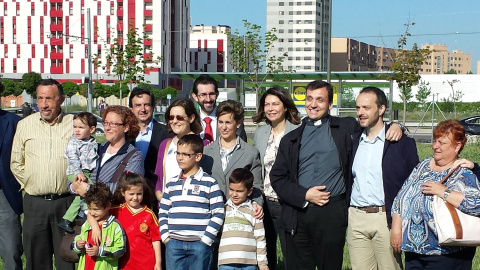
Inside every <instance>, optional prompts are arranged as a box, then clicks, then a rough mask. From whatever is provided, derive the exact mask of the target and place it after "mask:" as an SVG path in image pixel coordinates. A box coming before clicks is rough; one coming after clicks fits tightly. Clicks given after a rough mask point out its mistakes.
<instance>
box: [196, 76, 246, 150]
mask: <svg viewBox="0 0 480 270" xmlns="http://www.w3.org/2000/svg"><path fill="white" fill-rule="evenodd" d="M218 94H219V91H218V84H217V81H216V80H215V79H214V78H212V77H211V76H209V75H200V76H199V77H198V78H197V79H196V80H195V82H194V83H193V93H192V97H193V99H195V101H196V102H197V103H198V105H199V106H200V112H199V113H200V118H201V120H202V121H201V123H202V127H203V131H202V133H200V137H202V139H206V140H209V141H210V142H213V141H215V140H216V139H217V138H218V137H219V133H218V130H217V117H216V116H215V111H216V109H217V97H218ZM237 136H239V137H240V138H241V139H242V140H244V141H247V133H246V132H245V126H244V124H243V123H242V125H241V126H240V128H238V129H237Z"/></svg>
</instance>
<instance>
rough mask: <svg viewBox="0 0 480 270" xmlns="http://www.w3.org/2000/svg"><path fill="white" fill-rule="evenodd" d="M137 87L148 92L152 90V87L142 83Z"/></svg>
mask: <svg viewBox="0 0 480 270" xmlns="http://www.w3.org/2000/svg"><path fill="white" fill-rule="evenodd" d="M138 87H140V88H143V89H146V90H149V91H150V92H151V91H152V90H153V87H152V86H151V85H150V84H148V83H144V82H141V83H139V84H138Z"/></svg>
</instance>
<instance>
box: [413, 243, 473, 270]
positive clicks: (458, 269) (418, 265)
mask: <svg viewBox="0 0 480 270" xmlns="http://www.w3.org/2000/svg"><path fill="white" fill-rule="evenodd" d="M476 250H477V248H476V247H467V248H465V249H462V250H460V251H457V252H454V253H450V254H444V255H422V254H417V253H413V252H405V269H406V270H415V269H418V270H421V269H425V270H429V269H431V270H434V269H435V270H437V269H448V270H470V269H472V260H473V257H474V256H475V251H476Z"/></svg>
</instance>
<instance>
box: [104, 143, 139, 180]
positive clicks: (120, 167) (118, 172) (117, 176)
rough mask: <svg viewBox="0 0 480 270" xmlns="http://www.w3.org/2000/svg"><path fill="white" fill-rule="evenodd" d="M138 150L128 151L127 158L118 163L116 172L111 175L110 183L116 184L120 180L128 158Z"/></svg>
mask: <svg viewBox="0 0 480 270" xmlns="http://www.w3.org/2000/svg"><path fill="white" fill-rule="evenodd" d="M137 151H138V150H137V149H133V150H132V151H130V152H129V153H128V154H127V156H126V157H125V158H123V160H122V162H120V165H118V168H117V170H116V171H115V173H114V174H113V177H112V179H111V180H110V183H116V182H118V180H119V179H120V177H121V176H122V173H123V171H124V170H125V168H126V167H127V164H128V161H129V160H130V158H131V157H132V156H133V154H135V153H136V152H137Z"/></svg>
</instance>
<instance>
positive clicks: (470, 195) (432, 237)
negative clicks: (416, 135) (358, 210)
mask: <svg viewBox="0 0 480 270" xmlns="http://www.w3.org/2000/svg"><path fill="white" fill-rule="evenodd" d="M433 137H434V141H433V144H432V149H433V157H429V158H426V159H424V160H423V161H421V162H420V163H419V164H418V165H417V167H416V168H415V169H414V170H413V171H412V173H411V174H410V176H409V177H408V179H407V180H406V181H405V183H404V184H403V187H402V188H401V189H400V191H399V193H398V195H397V197H396V198H395V201H394V203H393V206H392V218H393V222H392V230H391V241H390V242H391V245H392V247H393V248H394V249H395V250H396V251H400V250H403V251H405V268H406V269H471V267H472V259H473V257H474V255H475V250H476V249H475V248H474V247H464V246H440V244H439V242H438V236H437V230H436V226H435V222H434V216H433V211H432V205H433V203H432V198H433V195H436V196H438V197H440V198H443V199H444V200H445V201H446V202H448V203H450V204H452V205H453V206H455V207H456V208H457V209H459V210H460V211H462V212H464V213H466V214H470V215H474V216H479V215H480V186H479V184H478V179H477V177H479V176H480V168H479V167H478V165H477V164H475V167H473V166H471V165H472V163H471V162H466V161H464V160H463V161H462V160H459V154H460V152H461V151H462V149H463V146H464V145H465V143H466V141H467V140H466V137H465V129H464V128H463V126H462V125H461V124H460V123H459V122H458V121H456V120H446V121H443V122H440V123H439V124H438V125H437V127H436V128H435V130H434V131H433ZM460 163H463V164H469V165H470V167H473V169H474V172H475V174H474V173H473V172H472V171H471V170H470V169H467V168H458V169H457V167H458V165H459V164H460ZM452 170H454V172H453V173H452V174H451V175H450V176H447V175H448V174H449V173H450V171H452ZM446 176H447V177H448V178H447V179H446V181H445V182H444V183H443V184H441V183H439V182H440V181H441V180H442V179H444V178H445V177H446Z"/></svg>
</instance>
